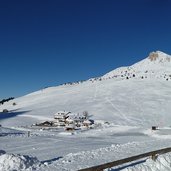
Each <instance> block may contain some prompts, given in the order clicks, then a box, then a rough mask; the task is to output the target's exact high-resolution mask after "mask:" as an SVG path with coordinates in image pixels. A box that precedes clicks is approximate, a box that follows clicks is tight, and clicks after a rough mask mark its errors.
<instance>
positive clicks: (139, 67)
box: [102, 51, 171, 81]
mask: <svg viewBox="0 0 171 171" xmlns="http://www.w3.org/2000/svg"><path fill="white" fill-rule="evenodd" d="M109 78H115V79H125V78H126V79H131V78H134V79H151V78H157V79H163V80H167V81H168V80H171V56H170V55H167V54H165V53H163V52H161V51H156V52H151V53H150V54H149V56H148V57H147V58H145V59H144V60H142V61H140V62H138V63H136V64H134V65H132V66H128V67H121V68H118V69H116V70H113V71H111V72H109V73H107V74H105V75H104V76H103V77H102V79H109Z"/></svg>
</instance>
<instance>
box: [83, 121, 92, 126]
mask: <svg viewBox="0 0 171 171" xmlns="http://www.w3.org/2000/svg"><path fill="white" fill-rule="evenodd" d="M92 124H93V123H92V122H91V120H84V122H83V126H86V127H89V126H90V125H92Z"/></svg>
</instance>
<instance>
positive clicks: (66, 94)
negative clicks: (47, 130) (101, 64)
mask: <svg viewBox="0 0 171 171" xmlns="http://www.w3.org/2000/svg"><path fill="white" fill-rule="evenodd" d="M170 59H171V56H169V55H167V54H165V53H163V52H160V51H157V52H152V53H150V55H149V56H148V57H147V58H145V59H144V60H142V61H140V62H138V63H136V64H134V65H132V66H128V67H121V68H118V69H115V70H113V71H111V72H109V73H107V74H105V75H104V76H102V77H99V78H93V79H89V80H87V81H84V82H82V83H81V82H78V83H72V84H66V85H61V86H57V87H49V88H46V89H42V90H40V91H37V92H34V93H31V94H28V95H26V96H23V97H20V98H17V99H14V100H12V101H9V102H8V103H5V104H4V105H0V111H2V110H3V109H8V110H10V111H11V113H9V114H7V115H6V117H5V118H6V119H2V117H1V120H0V124H2V125H4V126H19V125H31V124H33V123H36V122H39V121H40V120H41V121H42V120H47V119H51V118H53V114H55V113H56V112H57V111H60V110H67V111H72V112H76V113H77V112H83V111H88V112H89V113H90V115H92V118H93V119H96V120H103V121H108V122H110V123H114V124H117V125H135V126H137V125H138V126H147V127H149V126H150V127H151V125H159V126H170V125H171V114H170V111H171V105H170V104H171V60H170ZM14 102H15V103H16V105H13V103H14ZM7 116H8V117H7Z"/></svg>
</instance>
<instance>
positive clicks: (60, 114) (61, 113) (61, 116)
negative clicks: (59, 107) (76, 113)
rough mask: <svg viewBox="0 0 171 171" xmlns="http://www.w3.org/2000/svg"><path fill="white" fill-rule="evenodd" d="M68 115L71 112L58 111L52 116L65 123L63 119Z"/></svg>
mask: <svg viewBox="0 0 171 171" xmlns="http://www.w3.org/2000/svg"><path fill="white" fill-rule="evenodd" d="M70 113H71V112H68V111H59V112H57V113H55V114H54V119H57V120H59V121H65V119H66V118H67V117H68V115H69V114H70Z"/></svg>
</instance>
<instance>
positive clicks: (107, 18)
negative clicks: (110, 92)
mask: <svg viewBox="0 0 171 171" xmlns="http://www.w3.org/2000/svg"><path fill="white" fill-rule="evenodd" d="M170 7H171V1H170V0H15V1H14V0H4V1H2V0H1V1H0V99H2V98H6V97H11V96H14V97H18V96H22V95H24V94H27V93H29V92H32V91H36V90H39V89H41V88H43V87H46V86H56V85H58V84H61V83H64V82H72V81H76V80H85V79H88V78H91V77H96V76H101V75H103V74H105V73H106V72H108V71H110V70H113V69H115V68H117V67H119V66H126V65H131V64H133V63H135V62H137V61H139V60H141V59H143V58H144V57H146V56H147V55H148V53H149V52H151V51H155V50H161V51H164V52H166V53H169V54H171V10H170Z"/></svg>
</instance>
